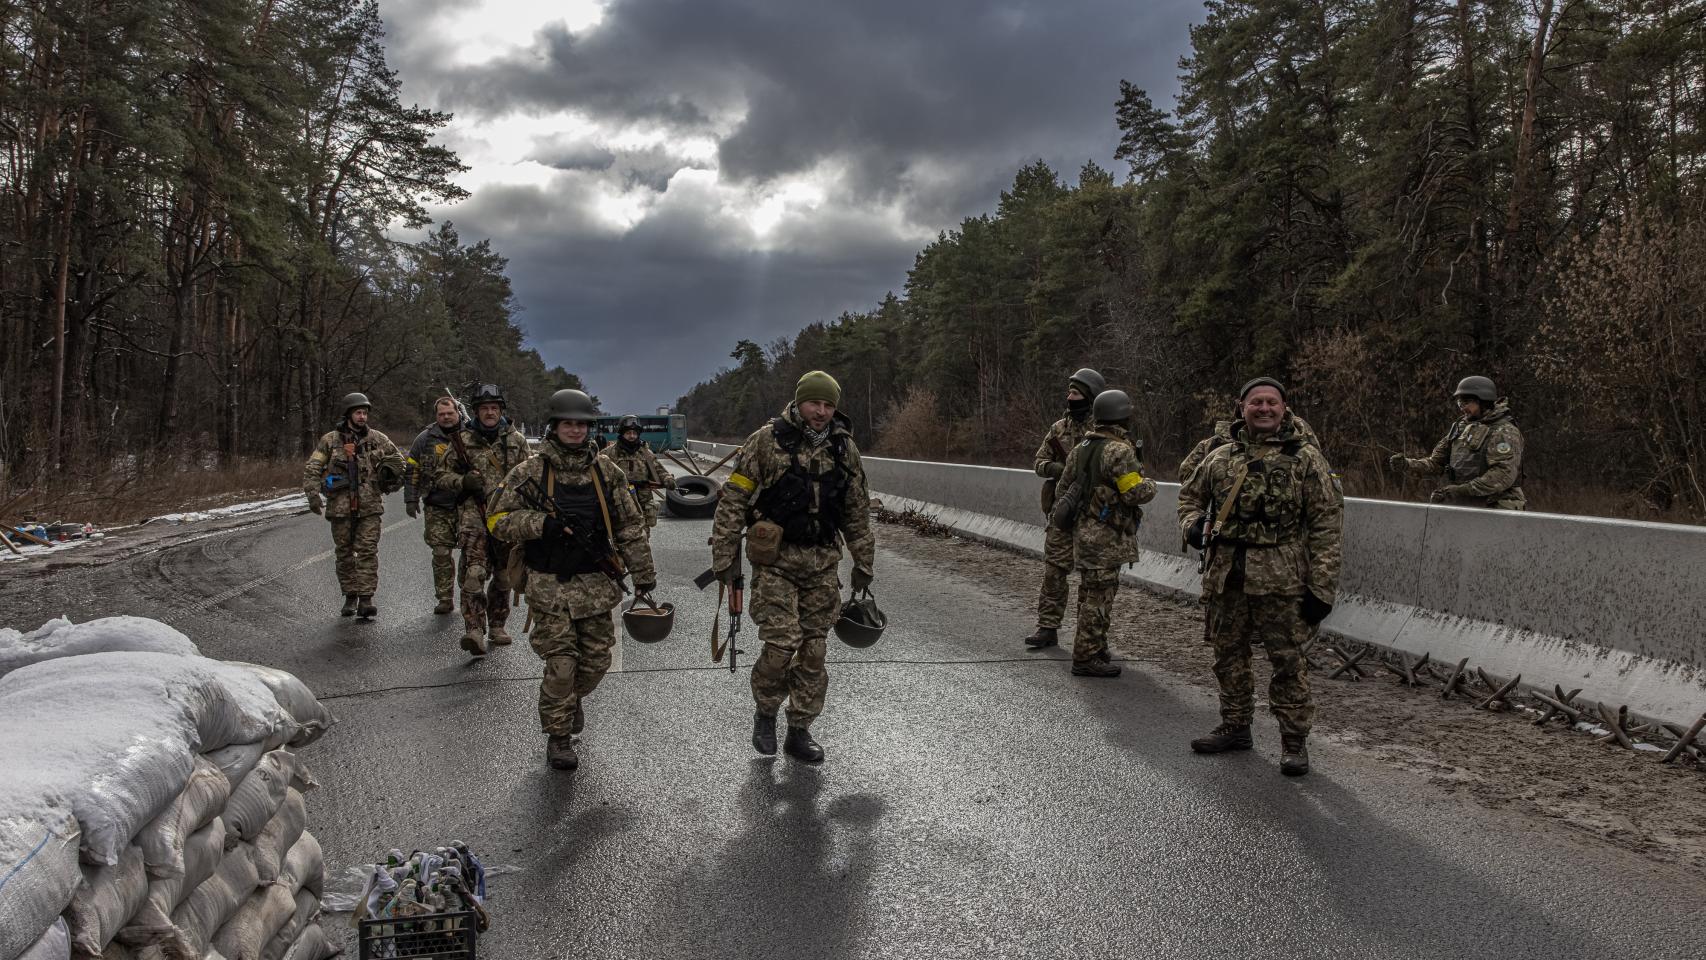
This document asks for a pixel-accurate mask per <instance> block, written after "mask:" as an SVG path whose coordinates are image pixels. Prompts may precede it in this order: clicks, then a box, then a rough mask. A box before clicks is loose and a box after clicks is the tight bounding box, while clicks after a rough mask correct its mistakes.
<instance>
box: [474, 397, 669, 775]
mask: <svg viewBox="0 0 1706 960" xmlns="http://www.w3.org/2000/svg"><path fill="white" fill-rule="evenodd" d="M597 418H598V414H597V412H596V411H595V410H594V408H593V403H592V398H591V397H588V396H587V395H586V394H584V393H582V392H581V391H579V390H558V391H557V392H556V393H553V394H552V395H551V404H550V419H549V423H548V427H547V429H548V431H549V433H548V435H547V437H546V438H545V442H544V443H543V444H541V445H540V448H539V456H537V457H534V458H532V459H531V460H528V461H527V462H525V463H523V464H522V465H521V466H519V467H516V468H515V469H514V470H511V471H510V473H509V476H507V477H505V478H504V481H503V486H502V487H501V488H500V489H499V492H498V496H497V501H496V504H495V505H494V507H493V508H492V512H491V514H490V515H488V516H487V517H486V524H487V526H488V527H489V528H490V530H491V532H492V535H493V536H495V537H497V538H498V539H499V540H503V541H505V542H506V543H511V544H523V545H524V546H523V547H522V557H523V558H524V561H525V563H526V565H527V570H528V577H527V608H528V610H529V611H531V612H532V614H533V632H532V633H530V634H529V635H528V640H529V641H530V642H531V643H532V645H533V652H534V653H537V654H538V655H539V657H540V659H542V660H544V661H545V679H544V681H543V682H541V683H540V684H539V726H540V727H541V728H543V730H544V732H545V736H546V737H547V738H548V739H547V741H546V748H545V756H546V760H547V761H548V762H549V763H550V764H551V766H552V767H554V768H555V769H558V770H573V769H574V768H575V767H577V766H579V765H580V757H579V756H578V755H577V754H576V753H575V745H574V740H573V736H574V735H575V734H578V733H580V732H581V729H582V728H583V727H584V726H585V725H586V712H585V709H584V703H585V700H586V697H587V695H588V694H590V693H592V691H593V690H594V689H596V688H597V687H598V683H599V681H600V680H602V679H604V672H605V671H606V670H608V669H610V650H611V648H612V647H614V646H615V645H616V621H615V618H614V616H613V615H612V614H611V610H612V609H613V608H614V607H615V606H616V605H617V604H618V603H619V602H621V600H622V590H623V588H622V587H621V586H620V584H621V578H622V576H623V575H624V573H626V575H629V576H632V577H633V580H634V589H635V590H636V591H638V592H639V593H640V594H641V595H643V596H649V595H650V594H651V592H652V591H653V590H655V589H656V588H657V574H656V573H655V572H653V568H652V550H651V546H650V545H649V544H648V542H647V540H646V520H645V514H643V513H641V512H640V507H639V505H638V504H636V503H635V502H634V498H633V496H632V495H631V494H629V492H628V478H627V477H625V476H623V475H622V469H621V468H620V467H618V466H616V465H615V464H613V463H611V462H610V461H609V460H607V459H605V458H604V457H602V456H599V454H598V452H597V451H595V450H594V449H593V446H592V444H591V443H590V442H589V441H588V438H587V433H588V431H589V428H590V425H591V424H592V422H593V421H594V420H596V419H597ZM624 565H625V570H624Z"/></svg>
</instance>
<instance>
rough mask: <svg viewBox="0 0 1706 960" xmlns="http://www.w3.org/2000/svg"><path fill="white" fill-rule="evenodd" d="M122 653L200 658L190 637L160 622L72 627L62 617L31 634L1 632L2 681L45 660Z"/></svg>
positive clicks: (118, 620)
mask: <svg viewBox="0 0 1706 960" xmlns="http://www.w3.org/2000/svg"><path fill="white" fill-rule="evenodd" d="M121 651H129V652H147V653H167V654H171V655H173V656H178V657H199V656H201V651H200V650H198V649H196V645H195V644H194V643H192V642H191V641H190V638H189V637H186V636H184V635H183V633H181V632H180V631H178V630H177V629H176V628H175V627H170V626H167V625H166V624H164V623H161V622H160V621H158V620H149V619H147V618H146V617H101V618H100V619H98V620H90V621H88V622H87V623H72V622H71V621H70V620H67V619H66V618H64V617H59V618H57V619H54V620H49V621H48V622H46V623H44V624H42V625H41V626H40V627H37V628H36V629H35V630H32V631H31V632H29V633H19V632H18V631H16V630H4V629H0V677H3V676H5V675H6V674H8V673H11V672H12V671H13V670H17V669H19V668H20V667H27V666H29V665H30V664H32V663H40V662H41V661H43V660H53V659H56V658H58V657H77V656H82V655H83V654H86V653H116V652H121Z"/></svg>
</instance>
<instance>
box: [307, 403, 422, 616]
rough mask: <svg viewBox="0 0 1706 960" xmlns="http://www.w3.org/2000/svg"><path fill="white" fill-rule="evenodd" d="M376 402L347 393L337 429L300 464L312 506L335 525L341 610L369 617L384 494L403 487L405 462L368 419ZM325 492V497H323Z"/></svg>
mask: <svg viewBox="0 0 1706 960" xmlns="http://www.w3.org/2000/svg"><path fill="white" fill-rule="evenodd" d="M372 408H373V404H371V403H369V402H368V400H367V395H366V394H364V393H352V394H350V395H349V396H347V397H344V401H343V417H342V419H341V420H340V421H339V422H338V426H337V429H335V430H332V431H331V432H329V433H327V434H326V435H325V436H323V437H321V438H320V442H319V443H318V444H316V445H315V447H314V452H313V453H312V454H310V455H309V457H308V462H307V463H306V464H305V465H304V466H303V469H302V491H303V493H304V494H306V495H307V497H308V509H310V510H312V511H314V512H315V513H318V514H322V515H324V516H325V518H326V519H327V520H328V521H330V522H331V525H332V545H333V547H334V548H335V549H336V551H337V566H338V587H339V588H340V589H341V590H343V594H344V607H343V611H342V615H343V616H346V617H349V616H356V615H359V616H360V617H361V618H362V619H364V620H366V619H370V618H372V617H374V616H376V615H377V614H378V613H379V608H378V607H376V606H374V605H373V595H374V594H375V593H377V592H378V591H379V531H380V525H381V523H382V521H383V519H384V513H385V494H387V493H392V492H394V491H396V490H397V489H399V488H400V487H402V485H403V477H404V474H405V473H406V472H407V466H406V465H405V464H404V463H403V455H402V454H401V453H399V452H398V451H397V445H396V444H394V443H392V442H391V438H390V437H387V436H386V435H385V434H383V433H380V432H379V431H378V430H373V429H370V428H369V427H368V425H367V415H368V412H369V411H370V410H371V409H372ZM322 494H323V495H324V499H323V500H322Z"/></svg>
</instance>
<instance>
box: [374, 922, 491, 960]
mask: <svg viewBox="0 0 1706 960" xmlns="http://www.w3.org/2000/svg"><path fill="white" fill-rule="evenodd" d="M478 939H479V934H478V932H477V931H476V930H475V929H474V914H472V913H469V912H460V913H434V914H429V915H427V916H424V917H408V918H406V919H392V920H363V921H361V925H360V927H359V928H358V932H357V942H358V944H359V946H360V951H359V960H393V958H394V960H475V956H474V947H475V943H476V941H478Z"/></svg>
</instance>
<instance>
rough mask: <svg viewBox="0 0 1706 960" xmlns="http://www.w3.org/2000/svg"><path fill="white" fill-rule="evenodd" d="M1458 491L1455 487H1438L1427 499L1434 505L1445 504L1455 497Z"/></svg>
mask: <svg viewBox="0 0 1706 960" xmlns="http://www.w3.org/2000/svg"><path fill="white" fill-rule="evenodd" d="M1459 489H1461V488H1460V487H1456V486H1450V487H1440V488H1439V489H1438V490H1435V491H1434V492H1433V493H1430V494H1428V499H1429V500H1432V501H1433V502H1434V503H1446V502H1448V501H1450V500H1451V499H1452V498H1454V497H1456V496H1457V491H1458V490H1459Z"/></svg>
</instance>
